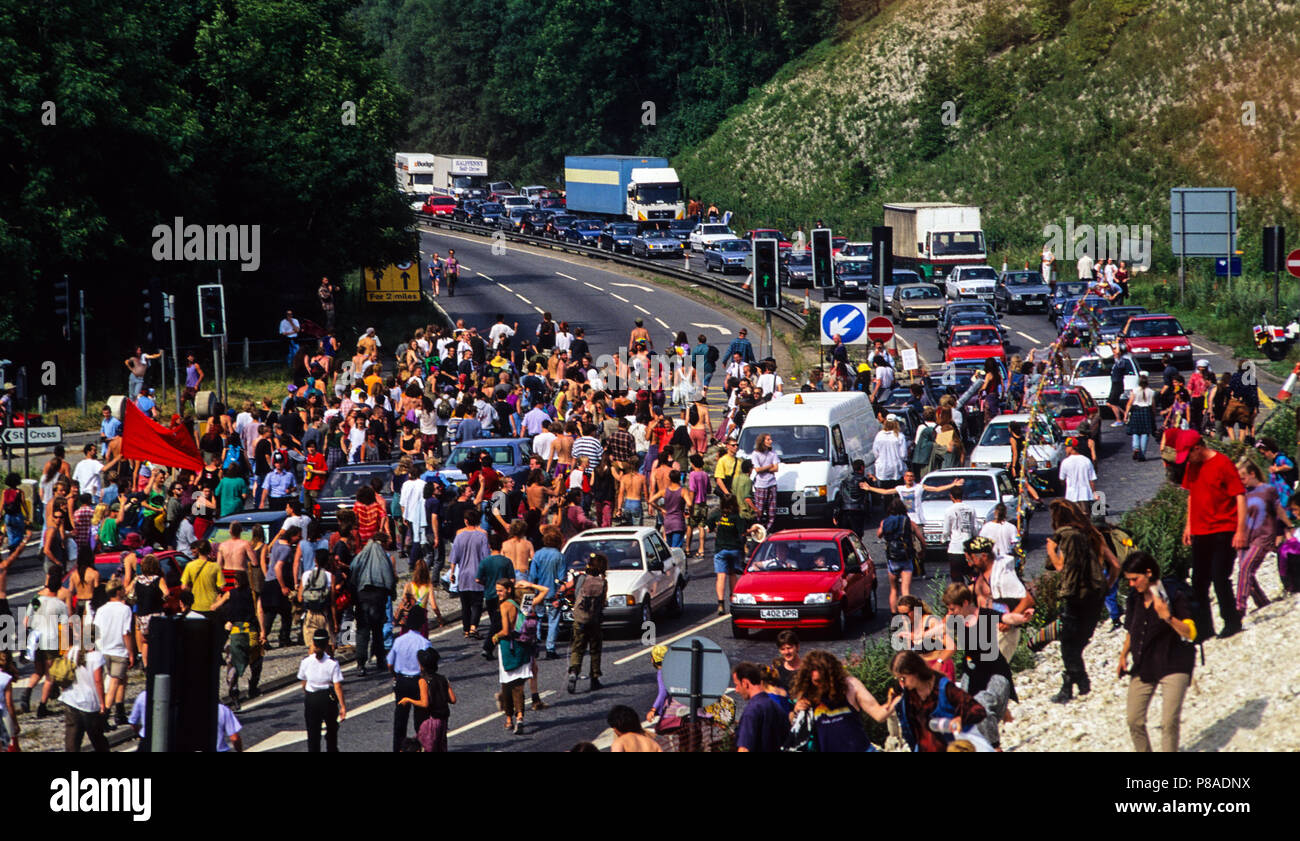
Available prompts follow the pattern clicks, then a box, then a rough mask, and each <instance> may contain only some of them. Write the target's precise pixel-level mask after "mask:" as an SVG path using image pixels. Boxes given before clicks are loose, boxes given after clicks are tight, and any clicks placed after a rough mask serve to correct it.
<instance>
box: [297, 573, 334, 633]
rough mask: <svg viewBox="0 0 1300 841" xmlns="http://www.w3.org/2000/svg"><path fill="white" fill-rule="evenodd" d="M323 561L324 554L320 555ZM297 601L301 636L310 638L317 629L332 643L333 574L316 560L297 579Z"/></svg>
mask: <svg viewBox="0 0 1300 841" xmlns="http://www.w3.org/2000/svg"><path fill="white" fill-rule="evenodd" d="M320 560H321V561H324V555H323V554H322V556H321V559H320ZM298 603H299V604H301V605H302V609H303V616H302V636H303V639H311V638H312V635H314V634H315V632H316V631H317V630H318V629H324V631H325V633H327V634H329V639H330V645H333V644H334V611H333V609H332V608H333V604H334V576H333V574H331V573H330V571H329V570H327V569H326V568H325V565H324V563H321V562H318V563H316V564H315V565H314V566H312V568H311V569H309V570H306V571H305V572H303V573H302V575H301V576H300V577H299V579H298Z"/></svg>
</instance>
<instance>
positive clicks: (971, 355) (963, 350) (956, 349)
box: [943, 325, 1007, 362]
mask: <svg viewBox="0 0 1300 841" xmlns="http://www.w3.org/2000/svg"><path fill="white" fill-rule="evenodd" d="M990 356H992V357H994V358H995V359H1000V360H1002V361H1003V362H1006V361H1007V352H1006V351H1005V350H1004V349H1003V347H1002V334H1001V333H999V332H998V328H996V327H986V326H983V325H971V326H967V327H954V328H952V329H951V330H950V331H948V343H947V349H946V350H945V351H944V354H943V361H944V362H953V361H955V360H958V359H988V358H989V357H990Z"/></svg>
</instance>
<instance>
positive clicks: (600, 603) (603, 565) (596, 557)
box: [566, 552, 609, 695]
mask: <svg viewBox="0 0 1300 841" xmlns="http://www.w3.org/2000/svg"><path fill="white" fill-rule="evenodd" d="M608 569H609V559H608V558H606V557H605V556H604V555H602V554H600V553H599V552H593V553H591V555H590V556H589V557H588V558H587V568H586V570H585V571H583V572H581V573H577V574H576V575H575V573H574V572H572V571H571V572H570V573H569V574H570V576H573V578H572V580H571V581H570V582H569V583H567V584H566V589H567V588H572V589H571V592H572V593H573V641H572V643H571V644H570V646H569V683H568V687H567V688H568V691H569V694H570V695H572V694H573V693H574V692H576V691H577V690H578V675H579V674H581V673H582V659H583V656H584V655H586V654H587V653H588V652H590V653H591V672H590V674H591V691H592V692H595V691H596V690H598V689H600V688H601V683H600V651H601V644H602V642H603V640H604V635H603V632H602V629H601V621H602V620H603V619H604V617H605V596H606V595H607V594H608V592H609V585H608V583H607V582H606V581H605V572H606V571H607V570H608Z"/></svg>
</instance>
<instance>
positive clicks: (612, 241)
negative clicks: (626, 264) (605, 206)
mask: <svg viewBox="0 0 1300 841" xmlns="http://www.w3.org/2000/svg"><path fill="white" fill-rule="evenodd" d="M636 239H637V231H636V223H635V222H610V223H609V224H608V225H606V226H605V230H603V231H601V232H600V247H601V248H603V249H604V250H606V251H613V252H619V251H622V252H623V253H625V254H631V253H632V243H633V242H635V241H636Z"/></svg>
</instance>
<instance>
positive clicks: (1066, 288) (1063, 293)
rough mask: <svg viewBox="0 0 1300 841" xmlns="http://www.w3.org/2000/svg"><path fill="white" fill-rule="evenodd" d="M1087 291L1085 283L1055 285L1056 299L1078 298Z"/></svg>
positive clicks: (1075, 282)
mask: <svg viewBox="0 0 1300 841" xmlns="http://www.w3.org/2000/svg"><path fill="white" fill-rule="evenodd" d="M1087 291H1088V284H1087V283H1086V282H1080V281H1074V282H1072V283H1057V284H1056V297H1058V298H1078V297H1080V296H1082V295H1083V294H1084V293H1085V292H1087Z"/></svg>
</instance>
